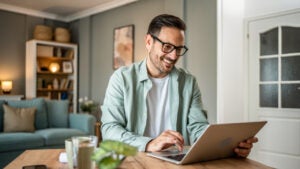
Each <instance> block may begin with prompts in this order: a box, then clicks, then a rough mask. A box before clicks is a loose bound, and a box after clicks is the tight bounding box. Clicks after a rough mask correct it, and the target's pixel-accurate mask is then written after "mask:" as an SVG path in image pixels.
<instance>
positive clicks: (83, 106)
mask: <svg viewBox="0 0 300 169" xmlns="http://www.w3.org/2000/svg"><path fill="white" fill-rule="evenodd" d="M78 102H79V105H80V110H81V111H82V112H87V113H89V114H91V113H92V112H93V111H95V110H96V109H97V107H98V104H97V103H96V102H94V101H93V100H89V99H88V97H84V98H79V99H78Z"/></svg>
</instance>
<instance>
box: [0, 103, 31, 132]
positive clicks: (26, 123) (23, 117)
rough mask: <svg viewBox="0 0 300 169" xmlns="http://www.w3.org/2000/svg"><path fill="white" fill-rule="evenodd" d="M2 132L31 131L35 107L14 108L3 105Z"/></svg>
mask: <svg viewBox="0 0 300 169" xmlns="http://www.w3.org/2000/svg"><path fill="white" fill-rule="evenodd" d="M3 108H4V126H3V131H4V132H33V131H34V130H35V129H34V114H35V112H36V108H14V107H10V106H8V105H5V104H4V105H3Z"/></svg>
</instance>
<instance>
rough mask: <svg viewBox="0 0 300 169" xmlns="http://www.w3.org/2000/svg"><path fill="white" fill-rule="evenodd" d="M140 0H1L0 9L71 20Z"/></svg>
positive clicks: (66, 20)
mask: <svg viewBox="0 0 300 169" xmlns="http://www.w3.org/2000/svg"><path fill="white" fill-rule="evenodd" d="M135 1H138V0H0V9H2V10H6V11H12V12H17V13H22V14H26V15H31V16H37V17H45V18H49V19H55V20H61V21H65V22H70V21H73V20H76V19H79V18H82V17H86V16H89V15H93V14H96V13H99V12H103V11H106V10H110V9H113V8H116V7H119V6H122V5H126V4H129V3H132V2H135Z"/></svg>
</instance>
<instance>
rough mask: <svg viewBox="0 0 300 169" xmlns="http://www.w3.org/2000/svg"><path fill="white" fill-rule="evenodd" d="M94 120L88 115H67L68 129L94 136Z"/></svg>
mask: <svg viewBox="0 0 300 169" xmlns="http://www.w3.org/2000/svg"><path fill="white" fill-rule="evenodd" d="M95 123H96V118H95V117H94V116H92V115H90V114H75V113H70V114H69V124H70V128H74V129H79V130H81V131H83V132H85V133H86V134H90V135H95Z"/></svg>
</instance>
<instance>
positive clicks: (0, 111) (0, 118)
mask: <svg viewBox="0 0 300 169" xmlns="http://www.w3.org/2000/svg"><path fill="white" fill-rule="evenodd" d="M4 103H5V101H4V100H0V132H3V114H4V110H3V104H4Z"/></svg>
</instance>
